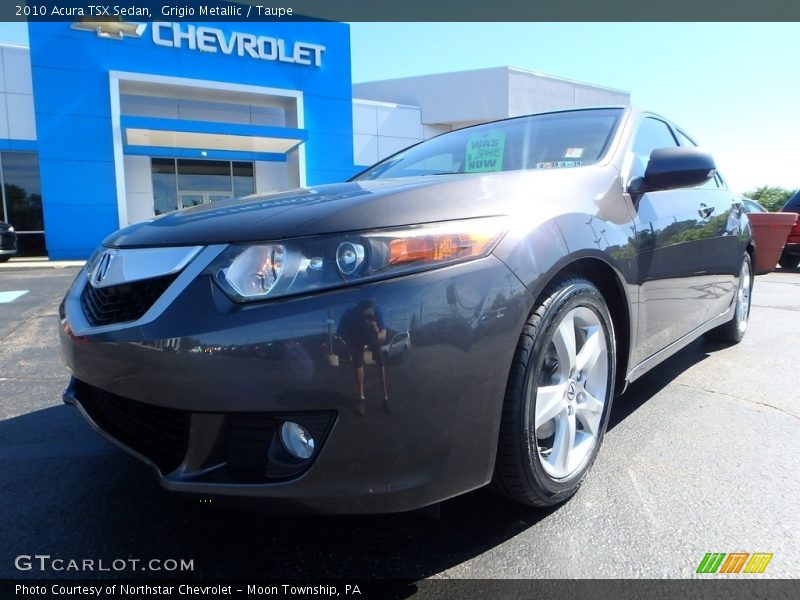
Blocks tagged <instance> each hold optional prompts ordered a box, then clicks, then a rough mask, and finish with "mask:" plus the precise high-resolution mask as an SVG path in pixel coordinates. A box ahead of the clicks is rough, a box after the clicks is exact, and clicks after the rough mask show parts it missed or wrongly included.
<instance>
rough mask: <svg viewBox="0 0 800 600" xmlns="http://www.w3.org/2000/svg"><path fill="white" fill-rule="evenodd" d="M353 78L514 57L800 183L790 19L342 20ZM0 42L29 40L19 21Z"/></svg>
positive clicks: (727, 172) (797, 66) (796, 65)
mask: <svg viewBox="0 0 800 600" xmlns="http://www.w3.org/2000/svg"><path fill="white" fill-rule="evenodd" d="M350 37H351V54H352V76H353V81H354V82H361V81H372V80H376V79H388V78H392V77H405V76H412V75H423V74H428V73H441V72H447V71H459V70H466V69H477V68H483V67H496V66H514V67H521V68H524V69H530V70H532V71H537V72H541V73H547V74H550V75H556V76H559V77H566V78H569V79H576V80H579V81H585V82H588V83H594V84H597V85H603V86H608V87H612V88H617V89H622V90H625V91H628V92H630V93H631V102H632V103H633V104H634V105H637V106H640V107H643V108H647V109H649V110H653V111H655V112H657V113H660V114H662V115H664V116H665V117H667V118H669V119H670V120H672V121H674V122H675V123H677V124H678V125H680V126H681V127H682V128H683V129H685V130H686V132H687V133H689V134H690V135H691V136H692V137H693V138H695V139H696V140H697V141H698V143H699V144H700V145H702V146H704V147H705V148H707V149H708V150H710V151H711V152H712V154H713V155H714V157H715V159H716V161H717V166H718V167H719V168H720V171H721V173H722V174H723V176H724V177H725V178H726V179H727V180H728V182H729V184H730V185H731V186H732V187H733V188H734V189H735V190H736V191H738V192H745V191H749V190H753V189H755V188H756V187H759V186H762V185H774V186H781V187H786V188H791V189H795V188H800V164H798V163H800V44H798V43H797V40H798V39H800V23H351V24H350ZM0 42H6V43H16V44H25V45H26V44H27V31H26V30H25V26H24V25H20V24H10V23H3V24H0Z"/></svg>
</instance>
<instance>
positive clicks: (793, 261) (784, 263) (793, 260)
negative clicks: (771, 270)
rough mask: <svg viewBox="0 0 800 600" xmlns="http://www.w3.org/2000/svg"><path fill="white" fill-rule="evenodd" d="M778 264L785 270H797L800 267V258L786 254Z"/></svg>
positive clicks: (782, 255)
mask: <svg viewBox="0 0 800 600" xmlns="http://www.w3.org/2000/svg"><path fill="white" fill-rule="evenodd" d="M778 264H779V265H780V266H781V267H783V268H784V269H796V268H797V265H800V256H795V255H794V254H786V252H784V253H783V254H781V257H780V258H779V259H778Z"/></svg>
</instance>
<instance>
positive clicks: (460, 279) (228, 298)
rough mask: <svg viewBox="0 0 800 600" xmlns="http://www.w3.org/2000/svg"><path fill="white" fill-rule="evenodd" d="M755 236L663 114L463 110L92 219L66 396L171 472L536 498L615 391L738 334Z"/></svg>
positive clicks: (320, 496)
mask: <svg viewBox="0 0 800 600" xmlns="http://www.w3.org/2000/svg"><path fill="white" fill-rule="evenodd" d="M756 251H757V249H756V248H755V247H754V244H753V240H752V237H751V233H750V227H749V225H748V222H747V218H746V216H744V215H743V214H742V210H741V205H740V203H739V200H738V198H737V196H736V195H735V194H734V193H733V192H732V191H730V190H729V189H728V187H727V185H726V183H725V181H724V180H723V179H722V177H721V176H720V174H719V173H717V171H716V168H715V164H714V161H713V159H712V158H711V157H710V156H709V155H708V154H707V153H705V152H704V151H702V150H700V149H698V148H697V147H696V146H695V143H694V142H693V141H692V140H691V138H689V137H688V136H687V135H686V134H685V133H684V132H683V131H681V130H680V129H679V128H677V127H676V126H675V125H673V124H672V123H670V122H669V121H667V120H665V119H663V118H661V117H659V116H656V115H654V114H650V113H647V112H642V111H639V110H636V109H632V108H596V109H582V110H567V111H561V112H551V113H545V114H537V115H532V116H525V117H518V118H513V119H507V120H503V121H497V122H493V123H488V124H482V125H477V126H474V127H468V128H465V129H461V130H458V131H453V132H450V133H446V134H444V135H441V136H439V137H436V138H433V139H430V140H428V141H425V142H422V143H420V144H418V145H416V146H413V147H411V148H408V149H407V150H404V151H402V152H400V153H399V154H396V155H394V156H392V157H390V158H388V159H386V160H384V161H382V162H380V163H378V164H376V165H375V166H373V167H371V168H370V169H368V170H366V171H364V172H363V173H361V174H360V175H358V176H356V177H354V178H353V179H352V180H351V181H349V182H346V183H339V184H330V185H321V186H318V187H312V188H307V189H297V190H293V191H288V192H283V193H276V194H267V195H255V196H249V197H246V198H241V199H234V200H226V201H222V202H217V203H214V204H210V205H205V206H198V207H193V208H190V209H187V210H182V211H178V212H175V213H172V214H168V215H164V216H161V217H159V218H156V219H154V220H152V221H148V222H144V223H138V224H135V225H132V226H129V227H126V228H124V229H122V230H120V231H118V232H116V233H114V234H112V235H111V236H109V237H108V238H107V239H106V240H105V241H104V242H103V244H102V245H101V247H100V248H98V250H97V251H96V252H95V253H94V255H93V256H92V257H91V258H90V259H89V260H88V262H87V264H86V267H85V268H84V269H83V271H82V272H81V273H80V275H79V276H78V278H77V279H76V281H75V283H74V284H73V286H72V288H71V289H70V290H69V292H68V293H67V295H66V297H65V299H64V302H63V304H62V305H61V309H60V320H61V327H60V338H61V346H62V349H63V354H64V356H65V358H66V362H67V364H68V366H69V368H70V369H71V371H72V380H71V382H70V384H69V387H68V389H67V391H66V392H65V395H64V398H65V401H66V402H68V403H70V404H74V405H75V406H77V407H78V408H79V409H80V411H81V413H83V415H84V416H85V417H86V419H87V420H88V421H89V422H90V423H91V424H92V426H93V427H94V428H96V429H97V430H98V431H100V432H101V433H103V434H104V435H105V436H106V437H108V438H109V439H111V440H112V441H114V442H115V443H117V444H118V445H120V446H121V447H122V448H124V449H125V450H127V451H128V452H130V453H132V454H133V455H135V456H137V457H138V458H140V459H142V460H144V461H146V462H147V463H149V464H150V465H152V466H153V467H154V468H155V470H156V471H157V473H158V476H159V478H160V480H161V483H162V484H163V485H164V486H165V487H166V488H168V489H169V490H173V491H176V492H185V493H189V494H200V495H204V496H208V497H228V498H230V497H237V499H244V498H245V497H249V498H251V499H255V500H256V501H257V502H258V503H263V504H265V505H267V506H274V507H275V508H276V509H282V510H283V509H288V510H300V509H304V510H311V511H324V512H332V513H373V512H394V511H404V510H410V509H415V508H420V507H423V506H426V505H430V504H432V503H435V502H438V501H441V500H444V499H446V498H450V497H452V496H455V495H457V494H461V493H463V492H466V491H468V490H473V489H475V488H479V487H481V486H484V485H486V484H490V483H491V484H492V486H493V487H494V488H495V489H496V490H497V491H498V492H500V493H502V494H504V495H506V496H508V497H510V498H512V499H514V500H517V501H519V502H522V503H526V504H529V505H534V506H545V505H552V504H556V503H558V502H562V501H564V500H566V499H567V498H569V497H570V496H572V495H573V494H574V493H575V492H576V490H577V489H578V487H579V485H580V484H581V482H582V480H583V479H584V477H585V476H586V473H587V471H588V470H589V468H590V467H591V465H592V462H593V461H594V459H595V456H596V455H597V452H598V450H599V448H600V445H601V443H602V441H603V434H604V432H605V430H606V425H607V423H608V419H609V412H610V410H611V402H612V398H613V397H614V395H615V394H619V393H622V391H623V390H624V389H625V387H626V385H627V384H628V383H629V382H631V381H633V380H635V379H636V378H638V377H639V376H641V375H642V374H643V373H645V372H646V371H648V370H649V369H651V368H652V367H654V366H656V365H657V364H658V363H660V362H661V361H663V360H664V359H665V358H666V357H668V356H670V355H671V354H673V353H674V352H676V351H677V350H679V349H680V348H682V347H683V346H685V345H686V344H688V343H689V342H691V341H692V340H694V339H696V338H697V337H698V336H700V335H702V334H708V335H710V336H713V337H715V338H717V339H719V340H722V341H726V342H731V343H733V342H738V341H739V340H740V339H741V338H742V336H743V335H744V333H745V330H746V328H747V324H748V317H749V310H750V291H751V289H752V284H753V277H752V268H751V264H752V261H753V257H754V253H755V252H756ZM395 340H399V341H395ZM392 344H394V345H397V346H398V349H397V351H396V352H393V351H391V346H392ZM387 346H388V347H389V350H388V351H387V350H386V348H387ZM400 346H402V347H400ZM270 502H272V503H273V504H270Z"/></svg>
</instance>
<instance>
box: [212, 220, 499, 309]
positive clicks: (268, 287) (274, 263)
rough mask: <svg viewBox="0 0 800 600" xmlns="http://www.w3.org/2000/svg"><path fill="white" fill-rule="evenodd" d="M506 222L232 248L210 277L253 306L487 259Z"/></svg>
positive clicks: (440, 225)
mask: <svg viewBox="0 0 800 600" xmlns="http://www.w3.org/2000/svg"><path fill="white" fill-rule="evenodd" d="M506 227H507V221H506V219H505V218H503V217H490V218H483V219H466V220H463V221H448V222H444V223H432V224H427V225H415V226H412V227H403V228H396V229H384V230H379V231H366V232H357V233H347V234H339V235H325V236H318V237H307V238H296V239H291V240H281V241H276V242H264V243H252V244H234V245H231V246H230V247H229V248H228V249H227V250H225V251H224V252H223V253H222V254H221V255H220V256H219V258H218V259H217V260H216V261H215V262H214V263H213V264H212V265H211V266H210V267H209V269H207V270H206V273H208V274H210V275H212V276H213V277H214V279H215V280H216V282H217V283H218V284H219V285H220V287H221V288H222V289H223V290H225V292H226V293H227V294H228V296H230V297H231V298H232V299H233V300H235V301H237V302H251V301H254V300H262V299H267V298H278V297H281V296H289V295H295V294H305V293H308V292H312V291H316V290H323V289H330V288H335V287H341V286H345V285H352V284H356V283H363V282H367V281H373V280H376V279H383V278H386V277H393V276H397V275H403V274H407V273H413V272H416V271H422V270H426V269H431V268H435V267H440V266H445V265H450V264H453V263H457V262H462V261H466V260H473V259H476V258H481V257H484V256H486V255H487V254H489V252H491V251H492V249H493V248H494V246H495V245H496V244H497V242H498V241H499V240H500V238H501V237H502V236H503V234H504V233H505V231H506Z"/></svg>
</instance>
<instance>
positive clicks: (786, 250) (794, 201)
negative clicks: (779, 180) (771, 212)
mask: <svg viewBox="0 0 800 600" xmlns="http://www.w3.org/2000/svg"><path fill="white" fill-rule="evenodd" d="M781 212H793V213H800V190H798V191H796V192H795V193H794V195H793V196H792V197H791V198H789V201H788V202H787V203H786V206H784V207H783V208H782V209H781ZM778 264H779V265H780V266H782V267H783V268H784V269H794V268H796V267H797V265H800V218H798V219H797V221H796V222H795V224H794V227H792V230H791V231H790V232H789V237H788V238H786V245H785V246H784V247H783V254H781V258H780V260H778Z"/></svg>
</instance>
